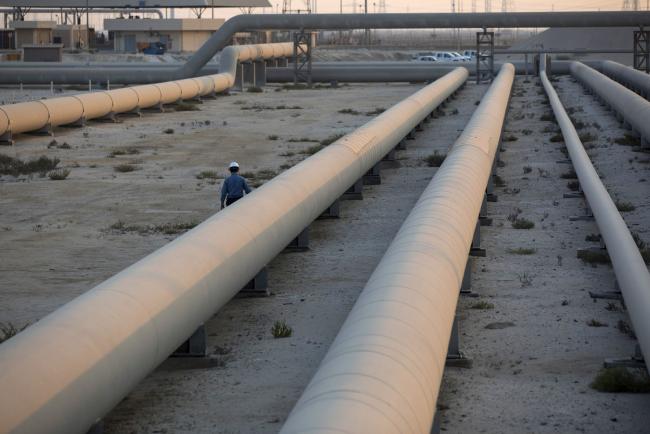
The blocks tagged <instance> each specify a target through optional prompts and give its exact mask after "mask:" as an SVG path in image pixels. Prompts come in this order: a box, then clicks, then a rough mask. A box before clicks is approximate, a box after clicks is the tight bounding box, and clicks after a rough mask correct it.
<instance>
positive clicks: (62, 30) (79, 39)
mask: <svg viewBox="0 0 650 434" xmlns="http://www.w3.org/2000/svg"><path fill="white" fill-rule="evenodd" d="M90 33H91V34H90V40H92V39H93V37H94V29H92V28H91V29H90ZM52 40H53V41H54V43H55V44H63V48H67V49H70V48H88V40H89V38H88V29H87V28H86V26H85V25H83V24H59V25H58V26H56V27H55V28H54V30H53V31H52Z"/></svg>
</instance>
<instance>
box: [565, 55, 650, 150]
mask: <svg viewBox="0 0 650 434" xmlns="http://www.w3.org/2000/svg"><path fill="white" fill-rule="evenodd" d="M571 75H573V76H574V77H575V78H577V79H578V80H579V81H580V82H581V83H582V84H583V85H584V86H585V87H587V88H588V89H590V90H591V91H592V92H594V93H595V94H596V95H598V96H600V98H602V99H603V100H604V101H605V102H606V103H607V104H608V105H609V106H610V107H611V108H612V110H614V111H615V112H616V113H618V115H620V116H621V117H622V118H623V119H624V120H625V122H627V123H628V124H630V127H631V128H632V129H633V130H634V131H635V132H636V133H637V134H639V135H640V136H641V139H642V141H643V142H644V144H645V145H648V142H649V141H650V122H648V120H649V119H650V102H648V100H646V99H645V98H643V97H641V96H639V95H638V94H636V93H634V92H633V91H631V90H629V89H628V88H626V87H625V86H623V85H622V84H619V83H617V82H615V81H614V80H612V79H611V78H609V77H607V76H606V75H604V74H601V73H600V72H598V71H596V70H595V69H593V68H590V67H588V66H586V65H584V64H583V63H580V62H573V63H571Z"/></svg>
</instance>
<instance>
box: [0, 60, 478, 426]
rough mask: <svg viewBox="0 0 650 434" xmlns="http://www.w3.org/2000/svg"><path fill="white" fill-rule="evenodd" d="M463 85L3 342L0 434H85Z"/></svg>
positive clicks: (453, 83)
mask: <svg viewBox="0 0 650 434" xmlns="http://www.w3.org/2000/svg"><path fill="white" fill-rule="evenodd" d="M467 77H468V74H467V70H465V69H463V68H459V69H457V70H454V71H453V72H451V73H449V74H447V75H446V76H445V77H443V78H441V79H440V80H438V81H436V82H435V83H433V84H431V85H429V86H426V87H425V88H423V89H422V90H420V91H419V92H417V93H415V94H414V95H412V96H411V97H409V98H407V99H405V100H404V101H402V102H400V103H399V104H397V105H396V106H394V107H392V108H391V109H389V110H387V111H386V112H384V113H383V114H382V115H380V116H379V117H377V118H375V119H374V120H372V121H370V122H369V123H367V124H366V125H364V126H363V127H361V128H359V129H358V130H356V131H355V132H353V133H351V134H348V135H347V136H344V137H343V138H341V139H339V140H338V141H336V142H334V143H333V144H332V145H330V146H328V147H327V148H325V149H324V150H322V151H320V152H318V153H316V154H315V155H313V156H311V157H309V158H308V159H306V160H304V161H303V162H301V163H299V164H298V165H296V166H294V167H293V168H291V169H289V170H287V171H286V172H284V173H282V174H281V175H279V176H277V177H276V178H275V179H273V180H271V181H270V182H268V183H266V184H265V185H264V186H262V187H260V188H259V189H257V190H255V191H254V192H253V193H252V194H250V195H249V196H246V197H245V198H244V199H242V200H240V201H238V202H237V203H236V204H234V205H232V206H230V207H228V208H227V209H226V210H224V211H222V212H219V213H217V214H215V215H214V216H212V217H211V218H209V219H208V220H206V221H205V222H203V223H202V224H200V225H199V226H197V227H196V228H195V229H193V230H191V231H189V232H188V233H186V234H185V235H183V236H181V237H179V238H177V239H176V240H174V241H172V242H171V243H169V244H167V245H166V246H164V247H163V248H161V249H159V250H157V251H155V252H154V253H152V254H150V255H149V256H147V257H146V258H144V259H142V260H141V261H139V262H138V263H136V264H134V265H132V266H131V267H129V268H127V269H126V270H124V271H122V272H121V273H119V274H117V275H116V276H114V277H112V278H111V279H109V280H107V281H105V282H103V283H102V284H100V285H98V286H97V287H95V288H93V289H92V290H90V291H88V292H86V293H85V294H83V295H81V296H80V297H78V298H76V299H75V300H73V301H71V302H70V303H68V304H66V305H65V306H63V307H61V308H60V309H58V310H57V311H55V312H54V313H52V314H50V315H48V316H46V317H45V318H43V319H42V320H40V321H39V322H37V323H36V324H34V325H32V326H30V327H29V328H27V329H26V330H25V331H23V332H21V333H19V334H18V335H17V336H15V337H13V338H11V339H9V340H8V341H6V342H4V343H3V344H2V345H0V366H2V369H0V432H2V433H7V432H11V433H30V434H34V433H51V432H57V433H58V432H61V433H82V432H84V431H85V430H87V429H88V427H89V426H90V425H91V424H92V423H93V422H95V421H96V420H97V419H98V418H101V417H102V416H103V415H104V414H106V413H107V412H108V411H109V410H110V409H111V408H112V407H114V406H115V405H116V404H117V403H118V402H119V401H120V400H121V399H122V398H123V397H124V396H125V395H126V394H127V393H128V392H129V391H130V390H131V389H132V388H133V387H135V385H136V384H137V383H138V382H140V381H141V380H142V379H143V378H144V377H145V376H146V375H147V374H148V373H149V372H151V371H152V370H153V369H154V368H155V367H156V366H157V365H158V364H160V363H161V362H162V361H163V360H164V359H165V358H166V357H167V356H168V355H169V354H170V353H171V352H172V351H174V350H175V349H176V348H177V347H178V346H179V345H180V344H181V343H182V342H183V341H184V340H185V339H187V338H188V337H189V336H190V335H191V334H192V333H193V332H194V331H195V330H196V329H197V327H199V325H201V324H202V323H203V322H205V321H207V320H208V319H209V318H210V317H211V316H212V315H213V314H214V313H215V312H216V311H217V310H219V308H221V307H222V306H223V305H224V304H225V303H227V302H228V300H230V299H231V298H232V297H233V296H234V295H235V294H236V293H237V292H238V291H239V290H240V288H242V287H243V286H244V285H245V284H246V282H248V281H249V280H250V279H252V278H253V277H254V276H255V274H256V273H257V272H259V270H260V269H261V268H262V267H264V266H265V265H266V264H267V263H268V262H269V261H271V260H272V259H273V258H274V257H275V256H276V255H277V254H278V253H280V252H281V251H282V249H284V247H285V246H286V245H287V244H288V243H289V242H290V241H291V240H292V239H294V238H295V237H296V236H297V235H298V234H299V233H300V232H301V231H302V230H303V229H304V228H305V227H306V226H307V225H309V224H310V223H311V222H312V221H313V220H314V219H316V218H317V217H318V216H319V215H320V214H321V213H322V212H323V211H324V210H325V209H326V208H327V207H328V206H330V205H331V204H332V203H333V202H334V201H335V200H336V199H337V198H339V197H340V196H341V195H342V194H343V193H344V192H345V191H346V190H347V189H348V188H349V187H350V186H352V185H353V184H354V183H355V181H357V180H358V179H359V178H361V177H362V176H363V175H364V174H365V173H366V172H367V171H368V170H369V169H370V168H372V166H374V165H375V164H376V163H377V162H378V161H380V160H381V158H382V157H383V156H384V155H386V154H387V153H388V152H389V151H390V150H391V149H393V148H394V147H395V146H396V145H397V144H398V143H399V141H400V140H402V138H403V137H404V136H406V135H407V134H408V133H409V132H410V131H412V130H413V129H414V128H415V127H416V126H417V125H418V124H420V123H421V122H422V120H423V119H424V118H425V117H426V116H428V115H429V114H430V113H431V112H432V111H433V110H434V109H435V108H436V107H437V106H438V105H439V104H441V103H442V102H443V101H444V100H445V99H447V98H448V97H449V96H450V95H451V94H452V93H453V92H455V91H456V90H457V89H458V88H459V87H460V86H461V85H462V84H463V83H464V82H465V81H466V80H467ZM125 90H126V89H125Z"/></svg>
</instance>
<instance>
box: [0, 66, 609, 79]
mask: <svg viewBox="0 0 650 434" xmlns="http://www.w3.org/2000/svg"><path fill="white" fill-rule="evenodd" d="M508 63H510V64H512V65H513V66H514V67H515V73H516V74H521V75H524V74H529V75H530V74H537V72H536V70H535V65H534V63H533V62H532V61H531V62H528V65H526V63H525V62H508ZM585 63H587V64H589V65H591V66H592V67H594V68H598V67H600V65H601V63H602V62H601V61H589V62H585ZM501 65H502V63H498V62H497V63H495V70H496V71H498V70H499V69H500V68H501ZM570 65H571V62H568V61H553V64H552V68H553V73H554V74H569V73H570V70H569V67H570ZM459 66H462V67H463V68H466V69H467V70H468V71H469V74H470V76H475V75H476V64H475V63H474V62H463V63H442V62H441V63H436V64H433V65H431V64H422V63H416V62H318V63H314V64H313V66H312V70H311V77H312V82H314V83H330V82H349V83H372V82H383V83H390V82H393V83H394V82H427V81H433V80H436V79H438V78H440V77H442V76H443V75H445V74H446V73H448V72H449V71H451V70H453V69H454V68H457V67H459ZM526 66H528V70H526ZM0 68H1V67H0ZM266 81H267V82H269V83H292V82H293V81H294V71H293V68H272V67H271V68H268V69H267V72H266Z"/></svg>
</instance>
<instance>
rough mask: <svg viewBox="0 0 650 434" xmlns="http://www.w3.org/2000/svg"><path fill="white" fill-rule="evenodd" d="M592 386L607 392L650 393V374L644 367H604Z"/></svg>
mask: <svg viewBox="0 0 650 434" xmlns="http://www.w3.org/2000/svg"><path fill="white" fill-rule="evenodd" d="M590 386H591V388H592V389H594V390H597V391H599V392H606V393H650V376H648V372H647V371H645V370H642V369H637V370H635V371H632V370H629V369H627V368H623V367H615V368H604V369H602V370H601V371H600V372H599V373H598V375H597V376H596V378H595V379H594V381H593V382H592V383H591V385H590Z"/></svg>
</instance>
